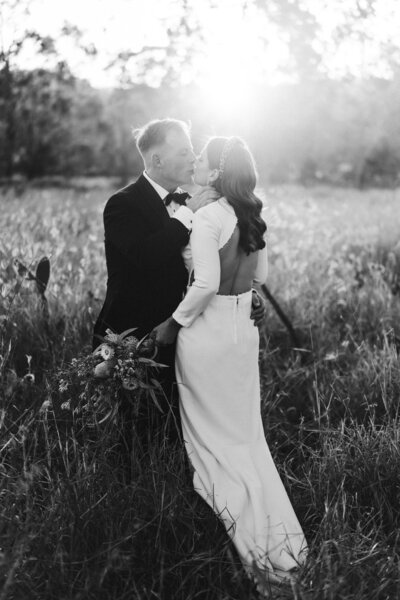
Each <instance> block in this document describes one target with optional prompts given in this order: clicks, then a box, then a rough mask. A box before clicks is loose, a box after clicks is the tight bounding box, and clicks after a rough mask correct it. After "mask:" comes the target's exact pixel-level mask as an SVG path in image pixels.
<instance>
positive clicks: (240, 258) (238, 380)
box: [173, 198, 306, 580]
mask: <svg viewBox="0 0 400 600" xmlns="http://www.w3.org/2000/svg"><path fill="white" fill-rule="evenodd" d="M238 240H239V231H238V227H237V219H236V215H235V213H234V210H233V208H232V207H231V206H230V205H229V204H228V202H227V201H226V200H225V199H223V198H222V199H220V200H218V201H217V202H213V203H211V204H209V205H208V206H206V207H204V208H202V209H200V210H199V211H198V212H197V213H196V214H195V217H194V221H193V230H192V234H191V252H192V259H193V268H194V275H195V279H194V282H193V284H192V285H191V286H190V287H189V289H188V293H187V295H186V296H185V298H184V299H183V301H182V302H181V304H180V305H179V306H178V308H177V310H176V312H175V313H174V315H173V317H174V319H175V320H176V321H178V322H179V323H180V324H181V325H182V326H183V327H182V328H181V329H180V331H179V334H178V339H177V351H176V377H177V382H178V388H179V396H180V413H181V418H182V430H183V437H184V441H185V446H186V449H187V453H188V456H189V459H190V461H191V464H192V466H193V468H194V476H193V484H194V488H195V490H196V491H197V492H198V493H199V494H200V495H201V496H202V497H203V498H204V500H206V502H207V503H208V504H209V505H210V506H211V507H212V508H213V509H214V511H215V512H216V513H217V515H218V516H219V517H220V518H221V519H222V520H223V522H224V524H225V526H226V529H227V531H228V533H229V534H230V536H231V538H232V540H233V542H234V544H235V546H236V549H237V551H238V553H239V556H240V558H241V561H242V563H243V565H244V566H245V568H246V569H247V571H248V573H250V574H254V572H255V571H256V570H257V569H254V561H255V564H256V566H257V567H258V568H260V569H262V571H263V572H266V573H267V575H268V576H269V577H270V578H271V579H272V580H273V579H274V575H277V574H282V571H284V572H285V571H286V572H288V571H290V570H291V569H293V568H296V567H297V566H298V565H299V564H301V563H302V562H303V561H304V559H305V549H306V541H305V538H304V534H303V531H302V529H301V526H300V524H299V522H298V520H297V517H296V515H295V513H294V510H293V508H292V505H291V503H290V500H289V498H288V496H287V493H286V491H285V488H284V486H283V484H282V481H281V479H280V477H279V474H278V472H277V470H276V467H275V465H274V462H273V460H272V457H271V454H270V451H269V449H268V446H267V443H266V440H265V436H264V430H263V425H262V421H261V413H260V382H259V369H258V352H259V333H258V329H257V327H256V326H254V322H253V321H252V320H251V319H250V311H251V302H252V292H251V290H250V288H251V282H257V281H258V282H260V283H263V282H264V281H265V279H266V276H267V251H266V249H263V250H261V251H258V252H255V253H251V254H250V255H249V256H247V255H246V254H245V253H244V252H243V251H242V250H241V249H240V247H239V246H238ZM186 258H187V257H186ZM243 288H244V289H243ZM232 290H235V292H239V293H234V294H232V293H229V292H231V291H232Z"/></svg>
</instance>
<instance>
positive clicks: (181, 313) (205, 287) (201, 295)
mask: <svg viewBox="0 0 400 600" xmlns="http://www.w3.org/2000/svg"><path fill="white" fill-rule="evenodd" d="M220 231H221V224H220V223H219V222H218V220H216V216H215V213H213V214H209V211H208V210H207V209H205V210H200V211H198V212H197V213H196V214H195V216H194V218H193V228H192V234H191V236H190V244H191V248H192V257H193V267H194V275H195V279H194V281H193V283H192V285H191V286H190V287H189V289H188V292H187V294H186V296H185V297H184V299H183V300H182V302H181V303H180V304H179V306H178V308H177V309H176V311H175V312H174V313H173V315H172V316H171V317H169V318H168V319H167V320H166V321H164V322H163V323H161V324H160V325H158V326H157V327H155V328H154V329H153V336H154V337H155V341H156V344H158V345H160V346H165V345H167V344H172V343H173V342H174V341H175V338H176V336H177V333H178V331H179V329H180V328H181V327H189V325H191V324H192V323H193V321H194V320H195V319H196V318H197V317H198V316H199V315H200V314H201V313H202V312H203V311H204V309H205V308H206V306H207V304H208V303H209V302H210V300H211V299H212V298H213V297H214V296H215V295H216V293H217V292H218V289H219V285H220V275H221V274H220V271H221V267H220V262H219V253H218V243H219V236H220Z"/></svg>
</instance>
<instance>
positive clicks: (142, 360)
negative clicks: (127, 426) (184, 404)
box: [57, 329, 166, 424]
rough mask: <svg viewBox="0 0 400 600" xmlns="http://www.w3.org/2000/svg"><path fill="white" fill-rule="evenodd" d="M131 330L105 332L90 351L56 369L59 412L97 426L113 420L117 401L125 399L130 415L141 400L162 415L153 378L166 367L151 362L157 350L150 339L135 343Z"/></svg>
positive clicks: (135, 339)
mask: <svg viewBox="0 0 400 600" xmlns="http://www.w3.org/2000/svg"><path fill="white" fill-rule="evenodd" d="M134 331H135V329H128V330H127V331H124V332H123V333H120V334H117V333H113V332H112V331H111V330H109V329H108V330H107V332H106V335H105V337H104V338H102V343H101V344H100V346H98V348H96V350H95V351H94V352H92V353H91V354H90V355H86V356H82V357H80V358H74V359H72V361H71V363H70V365H68V366H67V367H66V368H63V369H60V370H59V372H58V375H57V381H58V392H59V394H60V395H61V399H62V402H61V403H60V408H61V409H62V410H69V411H72V413H73V414H74V415H76V414H80V413H85V414H86V415H88V414H89V415H92V418H93V421H94V423H93V424H95V423H97V424H98V423H103V422H104V421H108V420H110V419H113V418H114V417H115V416H116V415H117V412H118V406H119V404H120V402H121V400H122V399H123V398H124V397H125V398H126V397H128V399H129V401H131V402H132V405H133V411H134V413H135V412H136V413H137V411H138V408H139V403H140V402H141V401H149V400H150V401H152V402H154V403H155V405H156V406H157V408H158V409H159V410H160V411H161V412H162V409H161V407H160V404H159V402H158V399H157V394H159V393H160V394H163V390H162V387H161V385H160V383H159V381H158V380H157V378H156V375H157V371H158V369H160V368H163V367H165V366H166V365H162V364H160V363H157V362H156V361H155V360H154V358H155V355H156V352H157V348H156V346H155V343H154V340H153V338H150V337H148V336H145V337H144V338H142V339H141V340H138V339H137V338H136V337H134V336H133V335H132V333H133V332H134Z"/></svg>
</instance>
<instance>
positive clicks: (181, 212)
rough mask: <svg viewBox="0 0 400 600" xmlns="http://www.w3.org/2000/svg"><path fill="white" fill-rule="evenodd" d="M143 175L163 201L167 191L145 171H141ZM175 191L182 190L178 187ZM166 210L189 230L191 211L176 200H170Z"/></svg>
mask: <svg viewBox="0 0 400 600" xmlns="http://www.w3.org/2000/svg"><path fill="white" fill-rule="evenodd" d="M143 175H144V177H145V178H146V179H147V181H148V182H149V183H150V185H152V186H153V188H154V189H155V190H156V192H157V194H158V195H159V196H160V198H161V200H162V201H163V202H164V200H165V198H166V197H167V196H168V194H169V192H168V190H166V189H165V188H163V187H162V186H161V185H159V184H158V183H157V182H156V181H154V180H153V179H152V178H151V177H149V175H148V174H147V173H146V171H143ZM175 192H183V190H181V189H180V188H177V189H176V190H175ZM165 208H166V209H167V211H168V214H169V216H170V217H172V218H173V219H178V221H180V222H181V223H182V225H184V226H185V227H186V229H189V231H191V229H192V221H193V212H192V211H191V210H190V208H188V207H187V206H182V205H181V204H178V203H177V202H174V201H172V202H171V203H170V204H169V205H168V206H166V207H165Z"/></svg>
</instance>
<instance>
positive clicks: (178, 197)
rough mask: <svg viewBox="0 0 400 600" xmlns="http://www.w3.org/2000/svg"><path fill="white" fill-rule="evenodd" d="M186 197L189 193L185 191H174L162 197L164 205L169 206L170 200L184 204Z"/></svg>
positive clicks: (188, 196)
mask: <svg viewBox="0 0 400 600" xmlns="http://www.w3.org/2000/svg"><path fill="white" fill-rule="evenodd" d="M186 198H190V194H188V193H187V192H174V193H173V194H168V196H165V198H164V204H165V206H169V205H170V204H171V202H176V203H177V204H181V205H185V204H186Z"/></svg>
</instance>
